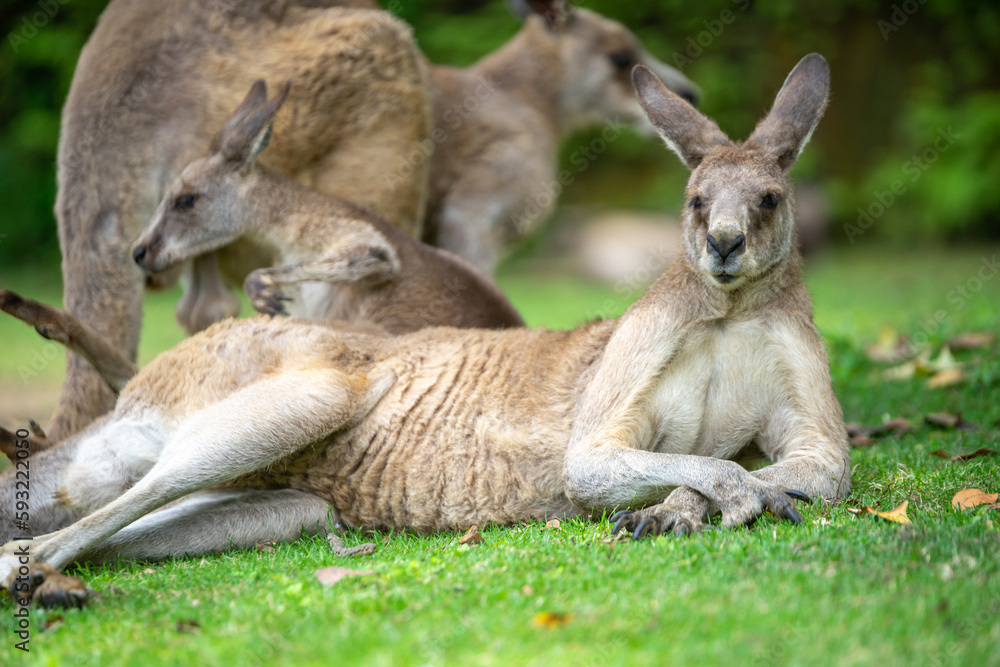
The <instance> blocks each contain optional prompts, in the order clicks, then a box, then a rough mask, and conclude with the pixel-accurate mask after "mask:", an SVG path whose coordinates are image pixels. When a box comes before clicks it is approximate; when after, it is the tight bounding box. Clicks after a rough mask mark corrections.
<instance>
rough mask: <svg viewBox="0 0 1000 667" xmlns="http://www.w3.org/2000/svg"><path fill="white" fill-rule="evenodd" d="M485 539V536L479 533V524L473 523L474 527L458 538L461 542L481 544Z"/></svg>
mask: <svg viewBox="0 0 1000 667" xmlns="http://www.w3.org/2000/svg"><path fill="white" fill-rule="evenodd" d="M482 541H483V536H482V535H480V534H479V526H477V525H475V524H473V526H472V528H469V530H468V531H466V533H465V535H462V536H461V537H460V538H458V543H459V544H479V543H480V542H482Z"/></svg>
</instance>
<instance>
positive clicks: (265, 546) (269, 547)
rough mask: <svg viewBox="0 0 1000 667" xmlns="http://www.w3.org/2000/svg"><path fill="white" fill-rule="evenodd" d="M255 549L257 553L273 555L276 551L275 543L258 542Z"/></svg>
mask: <svg viewBox="0 0 1000 667" xmlns="http://www.w3.org/2000/svg"><path fill="white" fill-rule="evenodd" d="M254 548H255V549H257V551H262V552H264V553H272V552H273V551H274V543H273V542H258V543H257V544H255V545H254Z"/></svg>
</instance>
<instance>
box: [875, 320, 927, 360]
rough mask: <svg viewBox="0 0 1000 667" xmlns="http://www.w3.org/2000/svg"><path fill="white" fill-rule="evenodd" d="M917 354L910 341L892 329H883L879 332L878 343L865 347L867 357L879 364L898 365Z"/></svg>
mask: <svg viewBox="0 0 1000 667" xmlns="http://www.w3.org/2000/svg"><path fill="white" fill-rule="evenodd" d="M915 353H916V348H915V347H914V346H913V344H912V343H910V340H909V339H908V338H907V337H905V336H900V335H899V334H897V333H896V331H895V329H892V328H890V327H883V329H882V331H881V332H879V337H878V342H875V343H868V344H867V345H865V355H866V356H867V357H868V358H869V359H870V360H871V361H874V362H876V363H879V364H898V363H899V362H900V361H904V360H905V359H909V358H910V357H912V356H913V355H914V354H915Z"/></svg>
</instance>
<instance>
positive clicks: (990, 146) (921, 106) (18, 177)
mask: <svg viewBox="0 0 1000 667" xmlns="http://www.w3.org/2000/svg"><path fill="white" fill-rule="evenodd" d="M106 4H107V2H106V1H105V0H48V1H47V2H45V1H43V2H39V0H4V2H3V4H2V9H0V35H5V36H6V37H5V39H4V42H5V43H4V44H3V48H0V173H2V174H3V178H2V179H0V199H2V201H3V202H4V211H3V223H2V227H3V233H6V234H7V235H8V236H7V237H4V238H3V239H2V242H0V263H2V264H3V265H4V266H5V267H10V266H16V265H19V264H24V263H30V264H32V265H39V264H40V263H48V264H51V265H53V266H54V265H55V263H56V262H58V259H59V252H58V245H57V241H56V232H55V223H54V219H53V216H52V206H53V202H54V198H55V173H54V154H55V148H56V141H57V138H58V134H59V113H60V109H61V107H62V103H63V100H64V99H65V96H66V91H67V90H68V88H69V84H70V80H71V78H72V75H73V69H74V66H75V64H76V59H77V57H78V55H79V52H80V49H81V47H82V46H83V43H84V41H85V40H86V39H87V36H88V35H89V34H90V32H91V30H92V29H93V27H94V24H95V23H96V20H97V17H98V16H99V15H100V13H101V11H102V10H103V9H104V7H105V6H106ZM383 4H384V3H383ZM577 4H580V5H582V6H585V7H587V8H590V9H593V10H595V11H598V12H600V13H603V14H605V15H607V16H611V17H613V18H616V19H618V20H620V21H621V22H623V23H624V24H625V25H627V26H629V27H630V28H631V29H632V30H633V31H634V32H635V33H636V34H637V35H638V36H639V37H640V39H641V40H642V41H643V43H644V44H645V45H646V46H647V48H648V49H649V51H650V52H651V53H653V55H655V56H656V57H658V58H660V59H661V60H663V61H664V62H667V63H668V64H673V65H675V66H679V68H680V69H682V71H683V72H684V73H685V74H686V75H688V76H689V77H690V78H691V79H693V80H694V81H696V82H697V83H698V84H699V85H700V86H701V88H702V92H703V98H702V103H701V108H702V109H703V110H704V111H705V112H706V113H708V114H709V115H710V116H712V117H713V118H716V119H717V120H718V122H719V124H720V126H721V127H722V128H723V129H724V130H725V131H726V132H728V133H729V134H730V135H731V136H734V137H740V138H741V137H745V136H746V135H747V134H748V133H749V131H750V130H751V129H752V127H753V125H754V123H755V122H756V121H757V120H758V119H759V118H760V116H761V115H762V114H763V113H764V112H765V111H766V110H767V109H768V107H769V106H770V104H771V102H772V100H773V96H774V94H775V92H776V91H777V89H778V87H780V85H781V82H782V80H783V78H784V76H785V74H787V72H788V71H789V70H790V68H791V67H792V66H793V65H794V64H795V62H796V61H797V60H798V59H799V58H800V57H801V56H802V55H804V54H806V53H808V52H810V51H819V52H820V53H822V54H823V55H824V56H826V58H827V59H828V60H829V62H830V65H831V68H832V72H833V88H832V102H831V104H830V107H829V110H828V112H827V114H826V117H825V118H824V119H823V122H822V123H821V124H820V126H819V129H818V130H817V132H816V134H815V136H814V137H813V140H812V144H811V145H810V147H809V150H807V151H805V153H804V154H803V156H802V159H801V161H800V164H799V165H798V166H797V167H796V171H795V174H796V177H797V180H798V182H799V183H810V184H811V183H815V184H817V185H818V187H819V188H820V190H821V192H822V194H823V195H824V200H825V205H826V206H827V207H828V208H827V212H828V215H829V216H830V221H831V223H832V224H831V225H830V228H829V229H828V233H829V236H828V238H829V240H830V241H831V242H833V243H850V241H851V240H853V241H854V242H855V244H866V245H867V244H871V243H879V244H885V243H886V242H887V241H888V242H892V243H895V244H900V243H911V242H914V241H934V242H953V241H970V242H975V243H981V242H983V241H984V240H986V239H992V240H996V239H1000V220H998V217H1000V187H998V185H1000V4H998V3H996V2H990V1H988V0H969V1H966V2H945V1H940V0H939V1H935V2H929V3H926V4H924V3H923V2H921V1H920V0H909V1H908V2H896V3H888V2H870V1H863V0H822V1H821V0H808V1H806V2H802V1H799V2H793V1H792V0H773V1H770V2H750V1H749V0H738V1H735V2H734V1H732V0H710V1H708V2H701V3H689V2H682V1H681V0H633V1H631V2H614V1H612V0H587V1H585V2H582V3H577ZM43 5H51V6H53V7H57V8H58V9H57V10H55V11H54V12H53V11H52V10H46V13H52V14H53V15H52V16H51V18H50V19H49V20H48V22H47V23H46V24H45V25H43V26H42V27H41V28H37V29H35V30H34V32H37V34H33V35H32V32H33V29H32V28H31V27H28V24H27V23H26V21H30V20H31V19H32V18H33V17H34V15H35V14H36V13H37V12H38V11H40V9H41V10H45V7H43ZM391 6H392V8H393V9H394V10H396V11H397V13H398V15H399V16H400V17H401V18H403V19H405V20H406V21H408V22H409V23H410V24H412V25H413V26H414V28H415V34H416V37H417V40H418V41H419V43H420V46H421V48H422V49H423V50H424V52H425V53H426V54H427V55H428V57H429V58H430V59H431V60H432V61H434V62H438V63H448V64H454V65H467V64H469V63H472V62H473V61H475V60H476V59H478V58H480V57H481V56H483V55H484V54H486V53H488V52H490V51H492V50H494V49H495V48H497V47H498V46H499V45H500V44H502V43H503V42H504V41H506V40H507V39H509V38H510V36H511V35H513V34H514V33H515V32H516V31H517V29H518V27H519V25H520V24H519V21H518V20H517V19H516V18H514V16H513V15H512V13H511V12H510V11H509V10H508V8H507V6H506V3H505V2H503V1H501V0H473V1H470V0H396V1H395V2H393V3H392V5H391ZM725 10H729V11H730V12H732V18H731V20H730V22H729V23H728V24H724V23H722V21H720V16H721V15H722V13H723V11H725ZM25 35H31V36H30V38H28V39H24V40H23V41H21V40H18V39H17V37H19V36H21V37H23V36H25ZM15 42H17V43H15ZM939 132H950V133H951V134H950V135H949V136H953V137H957V138H955V139H954V142H953V145H951V146H949V147H948V148H947V149H946V150H944V151H940V150H935V149H934V142H935V141H936V140H937V139H938V136H939ZM594 136H596V134H595V135H594ZM587 141H589V138H588V136H586V135H581V136H579V137H574V138H571V139H570V140H569V141H568V142H567V143H566V145H565V147H564V149H565V150H564V152H565V154H566V155H567V156H568V155H569V154H570V153H571V152H572V151H573V150H575V149H576V148H577V147H579V146H581V145H583V144H584V143H586V142H587ZM940 145H942V144H941V143H940V142H939V144H938V146H940ZM925 152H927V158H929V159H925V158H922V157H921V156H923V154H924V153H925ZM933 153H936V155H933ZM915 157H916V158H920V160H921V163H920V164H917V163H915V162H914V158H915ZM685 180H686V173H685V172H684V170H683V169H682V168H681V167H680V165H679V163H678V162H677V161H676V159H675V158H674V156H673V155H672V154H668V153H667V152H666V151H664V150H663V149H662V146H661V145H660V144H658V142H655V141H649V140H648V139H646V138H643V137H639V136H637V135H635V134H632V133H629V134H628V135H627V136H623V137H621V138H620V140H617V141H616V142H615V143H614V145H613V146H612V147H611V149H610V150H608V151H607V153H606V154H605V155H603V156H602V158H601V159H600V160H597V161H596V162H595V163H594V164H593V165H592V167H591V168H589V169H588V170H587V171H586V172H585V173H583V174H581V175H580V177H579V178H578V179H577V181H576V182H575V184H574V187H570V188H567V189H566V191H565V192H564V194H563V198H562V203H563V205H564V206H566V207H574V206H599V207H628V208H630V209H644V210H648V211H657V212H659V211H675V210H677V209H678V204H679V202H680V195H681V188H682V185H683V183H684V182H685ZM895 180H902V181H903V182H904V183H905V185H906V187H907V189H906V192H905V193H904V194H903V195H900V196H898V197H897V200H898V201H895V202H894V203H893V204H892V205H891V206H890V207H889V208H888V210H886V211H885V212H884V213H883V214H882V215H881V216H879V217H877V218H875V219H874V224H872V225H871V227H870V228H869V229H868V230H862V231H863V232H864V233H863V234H862V235H860V236H857V235H855V236H854V237H853V238H849V237H850V236H851V234H850V230H848V231H845V230H844V228H843V226H844V225H856V224H857V220H858V217H859V212H858V209H859V208H862V210H867V209H868V208H869V207H870V206H871V204H872V203H873V202H877V201H878V198H877V194H876V193H879V192H886V191H888V190H889V188H890V186H891V184H892V183H893V181H895ZM874 212H878V207H877V206H876V207H875V208H874Z"/></svg>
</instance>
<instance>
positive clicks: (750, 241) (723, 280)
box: [632, 53, 830, 289]
mask: <svg viewBox="0 0 1000 667" xmlns="http://www.w3.org/2000/svg"><path fill="white" fill-rule="evenodd" d="M632 78H633V80H634V82H635V88H636V92H637V93H638V95H639V100H640V101H641V103H642V106H643V109H645V111H646V113H647V114H648V115H649V119H650V120H651V121H652V123H653V124H654V125H655V126H656V127H657V129H658V130H659V132H660V134H661V136H662V137H663V139H664V140H665V141H666V143H667V146H668V147H669V148H670V149H671V150H673V151H674V152H675V153H677V155H678V156H680V158H681V161H683V162H684V164H685V165H686V166H687V167H688V169H690V170H691V178H690V179H689V180H688V184H687V189H686V190H685V195H686V205H685V207H684V214H683V220H684V245H685V251H686V254H687V257H688V258H689V259H690V261H691V263H692V264H693V265H694V267H695V268H696V269H698V271H699V272H700V273H701V274H702V275H703V276H704V277H705V278H706V279H707V280H708V281H709V282H710V283H711V284H715V285H718V286H720V287H721V288H723V289H735V288H737V287H740V286H743V285H745V284H747V283H750V282H753V281H754V280H756V279H757V278H759V277H761V276H763V275H765V274H767V273H768V272H769V271H770V270H771V269H772V268H773V267H775V266H776V265H778V264H779V263H781V262H782V261H783V260H785V259H786V258H787V257H788V256H789V253H790V252H792V248H793V243H794V237H795V210H794V205H793V201H792V192H791V187H790V184H789V182H788V178H787V174H788V170H789V169H791V167H792V165H793V164H795V160H796V159H797V158H798V156H799V153H800V152H801V151H802V148H803V147H804V146H805V144H806V142H807V141H809V136H810V135H811V134H812V131H813V129H814V128H815V127H816V124H817V123H818V122H819V119H820V116H822V115H823V110H824V108H825V107H826V102H827V93H828V91H829V88H830V68H829V66H828V65H827V63H826V60H824V59H823V56H821V55H819V54H816V53H813V54H810V55H808V56H806V57H805V58H803V59H802V60H801V61H800V62H799V64H798V65H796V66H795V69H793V70H792V72H791V74H789V75H788V78H787V79H786V80H785V85H784V86H783V87H782V88H781V90H780V91H779V92H778V96H777V98H776V99H775V101H774V106H773V107H771V111H770V112H769V113H768V114H767V116H765V117H764V119H763V120H761V121H760V122H759V123H758V124H757V127H756V128H755V129H754V131H753V133H752V134H751V135H750V138H748V139H747V140H746V141H744V142H743V143H742V144H736V143H734V142H732V141H730V140H729V138H728V137H726V135H725V134H723V133H722V131H721V130H720V129H719V126H718V125H716V124H715V122H713V121H712V120H710V119H709V118H707V117H705V116H703V115H702V114H700V113H699V112H698V111H696V110H695V108H694V107H692V106H691V105H690V104H688V103H687V102H685V101H684V100H682V99H681V98H680V97H678V96H677V95H675V94H674V93H673V92H671V91H670V90H668V89H667V87H666V86H664V85H663V84H662V83H661V82H660V81H659V80H657V78H656V76H655V75H654V74H653V73H652V72H651V71H649V70H648V69H646V68H645V67H636V68H635V72H633V74H632Z"/></svg>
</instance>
